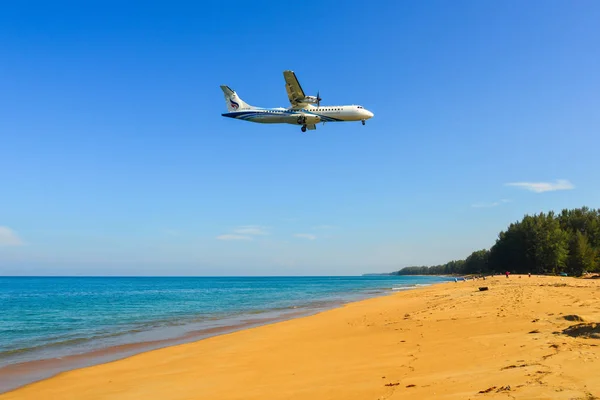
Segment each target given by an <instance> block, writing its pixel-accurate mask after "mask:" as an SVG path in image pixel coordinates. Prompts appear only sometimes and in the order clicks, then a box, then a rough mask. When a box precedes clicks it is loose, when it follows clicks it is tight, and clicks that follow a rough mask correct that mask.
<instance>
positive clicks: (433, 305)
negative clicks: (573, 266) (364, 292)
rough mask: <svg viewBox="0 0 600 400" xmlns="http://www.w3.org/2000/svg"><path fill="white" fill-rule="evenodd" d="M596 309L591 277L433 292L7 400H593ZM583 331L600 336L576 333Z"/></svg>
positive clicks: (193, 348) (73, 375)
mask: <svg viewBox="0 0 600 400" xmlns="http://www.w3.org/2000/svg"><path fill="white" fill-rule="evenodd" d="M522 278H524V279H522ZM483 282H485V283H483ZM484 285H485V286H488V287H489V290H487V291H479V290H478V287H479V286H484ZM599 300H600V282H599V281H598V280H589V279H577V278H562V277H546V276H532V277H531V278H528V277H527V276H526V275H525V276H519V275H511V277H510V278H508V279H507V278H504V277H498V276H497V277H492V278H488V279H487V280H486V281H479V282H478V281H473V280H470V281H459V282H446V283H444V284H433V285H430V286H426V287H421V288H417V290H404V291H396V292H394V293H390V294H389V295H384V296H378V297H373V298H369V299H366V300H362V301H356V302H351V303H346V304H344V305H342V306H341V307H338V308H334V309H330V310H327V311H321V312H319V313H317V314H314V315H311V316H306V317H300V318H295V319H290V320H286V321H283V322H277V323H271V324H268V325H261V326H258V327H253V328H249V329H243V330H239V331H236V332H233V333H227V334H222V335H218V336H213V337H210V338H207V339H203V340H199V341H195V342H191V343H186V344H181V345H176V346H170V347H165V348H162V349H159V350H153V351H148V352H143V353H139V354H137V355H135V356H131V357H128V358H125V359H122V360H119V361H113V362H109V363H105V364H100V365H95V366H92V367H87V368H82V369H76V370H72V371H69V372H65V373H61V374H59V375H57V376H54V377H53V378H50V379H46V380H42V381H39V382H36V383H31V384H28V385H26V386H23V387H21V388H19V389H16V390H13V391H9V392H6V393H4V394H0V399H1V400H16V399H18V400H21V399H36V398H47V399H71V398H72V399H90V400H92V399H106V398H119V399H134V398H143V397H146V398H149V397H152V398H161V399H173V400H179V399H192V398H198V396H200V397H202V398H220V399H234V398H235V399H239V398H245V399H259V398H264V397H266V396H267V395H268V394H269V393H278V394H279V396H280V397H281V398H289V399H304V398H312V399H314V400H318V399H331V398H344V399H363V398H390V397H393V398H396V397H397V398H407V397H408V398H448V399H450V398H452V399H459V398H461V399H464V398H484V397H485V398H505V397H506V395H508V394H510V395H511V396H516V397H517V398H557V399H571V398H594V397H590V396H598V395H600V382H597V379H595V378H596V375H597V373H596V371H597V370H598V369H600V361H599V360H600V340H598V339H600V325H597V324H595V323H594V321H600V307H599V305H600V303H599ZM579 324H587V325H586V326H587V328H586V329H587V332H588V333H589V332H592V335H595V333H594V332H595V330H597V331H598V332H597V334H598V336H597V338H596V336H590V337H585V335H586V333H585V332H583V333H581V334H573V335H572V334H571V333H569V332H572V329H573V327H576V326H578V325H579ZM588 328H589V329H588ZM569 329H571V331H569ZM588 336H589V335H588ZM508 392H510V393H508Z"/></svg>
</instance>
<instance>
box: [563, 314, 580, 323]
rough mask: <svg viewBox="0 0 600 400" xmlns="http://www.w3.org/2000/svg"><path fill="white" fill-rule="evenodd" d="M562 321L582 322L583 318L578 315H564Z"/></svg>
mask: <svg viewBox="0 0 600 400" xmlns="http://www.w3.org/2000/svg"><path fill="white" fill-rule="evenodd" d="M563 319H566V320H567V321H573V322H575V321H576V322H583V318H581V317H580V316H579V315H574V314H572V315H565V316H564V317H563Z"/></svg>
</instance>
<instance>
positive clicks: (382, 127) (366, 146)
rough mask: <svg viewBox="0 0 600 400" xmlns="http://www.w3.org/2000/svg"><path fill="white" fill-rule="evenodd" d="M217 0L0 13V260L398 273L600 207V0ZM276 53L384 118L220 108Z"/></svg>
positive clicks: (268, 71)
mask: <svg viewBox="0 0 600 400" xmlns="http://www.w3.org/2000/svg"><path fill="white" fill-rule="evenodd" d="M213 3H214V4H213V5H209V6H207V5H205V4H204V3H202V2H177V1H169V2H150V4H148V3H147V2H139V3H136V2H126V3H123V2H113V1H102V2H84V3H81V2H61V1H56V2H41V1H40V2H37V1H23V2H12V3H11V4H10V5H8V4H5V5H3V6H2V10H1V12H0V48H1V49H2V61H1V62H0V155H1V156H0V182H1V186H0V274H42V275H46V274H49V275H64V274H68V275H315V274H318V275H322V274H325V275H327V274H333V275H352V274H360V273H365V272H380V271H391V270H395V269H398V268H400V267H402V266H406V265H413V264H417V265H424V264H435V263H442V262H446V261H449V260H451V259H458V258H464V257H466V256H467V255H468V254H470V252H471V251H473V250H478V249H481V248H488V247H490V246H491V245H492V244H493V243H494V241H495V238H496V236H497V233H498V232H499V231H500V230H502V229H504V228H505V227H506V226H507V225H508V224H509V223H510V222H513V221H516V220H518V219H520V218H521V217H522V216H523V215H524V214H525V213H536V212H540V211H548V210H560V209H562V208H573V207H580V206H583V205H587V206H590V207H598V205H599V204H600V184H599V183H598V182H599V181H598V171H599V170H600V158H599V157H598V149H599V148H600V135H599V129H600V112H598V110H599V109H600V75H598V73H597V71H600V51H598V50H599V48H598V43H600V26H599V25H598V23H597V22H598V21H599V20H600V4H599V3H597V2H592V1H580V2H564V1H544V2H541V1H529V2H518V1H508V2H500V1H497V2H492V1H489V2H480V1H468V2H465V1H455V2H444V1H428V2H418V1H413V2H391V1H390V2H376V3H365V2H362V1H361V2H353V1H348V2H343V3H339V2H321V3H306V4H304V3H303V4H302V5H301V6H299V5H298V4H295V3H289V4H285V3H281V2H277V3H275V2H260V1H258V2H257V1H254V2H250V3H249V2H235V1H233V2H213ZM274 4H277V7H274V6H273V5H274ZM285 69H292V70H294V71H295V72H296V74H297V76H298V78H299V80H300V83H301V84H302V86H303V88H304V90H305V91H306V92H308V93H310V94H316V92H317V90H319V91H320V94H321V97H322V98H323V104H361V105H363V106H364V107H365V108H367V109H369V110H371V111H372V112H374V114H375V117H374V118H373V119H371V120H369V121H368V122H367V124H366V126H361V124H360V123H338V124H334V123H330V124H326V125H324V126H323V125H319V126H318V127H317V130H316V131H309V132H308V133H306V134H302V133H301V132H300V129H299V128H298V127H296V126H292V125H261V124H253V123H249V122H243V121H236V120H231V119H227V118H223V117H221V113H223V112H225V111H226V108H225V103H224V99H223V95H222V92H221V90H220V88H219V85H221V84H227V85H229V86H230V87H232V88H234V89H235V90H236V91H237V92H238V94H239V95H240V96H241V97H242V98H243V99H244V100H245V101H246V102H248V103H250V104H253V105H259V106H264V107H277V106H288V104H289V103H288V100H287V96H286V93H285V88H284V81H283V75H282V71H283V70H285ZM514 183H518V184H519V185H511V184H514ZM532 183H536V184H538V185H537V186H535V185H531V184H532Z"/></svg>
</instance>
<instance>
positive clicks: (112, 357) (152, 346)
mask: <svg viewBox="0 0 600 400" xmlns="http://www.w3.org/2000/svg"><path fill="white" fill-rule="evenodd" d="M438 283H444V282H443V281H442V282H438ZM434 284H435V283H434ZM429 285H430V284H423V285H421V284H416V285H415V286H407V287H402V288H401V290H400V291H404V290H413V289H418V288H420V287H423V286H429ZM397 291H399V289H398V288H394V287H391V288H389V289H378V290H374V289H370V290H367V291H364V292H361V293H356V294H355V295H353V296H351V297H348V298H343V299H338V300H330V301H325V300H323V301H317V302H312V303H309V304H307V305H305V306H298V307H294V308H293V309H289V310H285V311H284V310H268V311H265V312H264V314H265V316H262V317H256V316H255V314H241V315H239V316H238V317H237V318H236V317H233V318H230V319H227V318H226V319H218V320H215V322H216V323H225V324H224V325H217V326H214V327H210V326H209V327H206V328H201V329H195V330H191V331H184V332H183V334H181V335H178V336H175V337H168V338H156V339H149V340H144V341H138V342H132V343H123V344H116V345H111V346H109V347H104V348H96V349H91V350H89V351H85V352H81V353H74V354H70V355H66V356H61V357H50V358H42V359H36V360H31V361H23V362H17V363H12V364H8V365H4V366H0V395H2V394H4V393H10V392H12V391H15V390H18V389H20V388H23V387H26V386H28V385H30V384H34V383H37V382H41V381H44V380H47V379H51V378H53V377H55V376H57V375H59V374H61V373H65V372H69V371H75V370H79V369H83V368H87V367H94V366H98V365H103V364H106V363H111V362H116V361H121V360H125V359H127V358H129V357H132V356H135V355H139V354H143V353H147V352H151V351H155V350H160V349H165V348H169V347H173V346H179V345H184V344H189V343H195V342H198V341H201V340H205V339H208V338H212V337H215V336H220V335H226V334H229V333H234V332H239V331H243V330H246V329H251V328H255V327H260V326H265V325H269V324H276V323H279V322H284V321H289V320H294V319H297V318H304V317H308V316H311V315H315V314H319V313H321V312H325V311H328V310H333V309H336V308H339V307H343V306H344V305H346V304H350V303H354V302H360V301H363V300H367V299H371V298H377V297H381V296H388V295H393V294H394V293H396V292H397ZM226 321H227V322H226ZM148 333H150V332H148Z"/></svg>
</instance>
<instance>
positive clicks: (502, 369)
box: [500, 364, 529, 371]
mask: <svg viewBox="0 0 600 400" xmlns="http://www.w3.org/2000/svg"><path fill="white" fill-rule="evenodd" d="M528 366H529V364H521V365H509V366H508V367H503V368H500V371H504V370H505V369H513V368H523V367H528Z"/></svg>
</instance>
